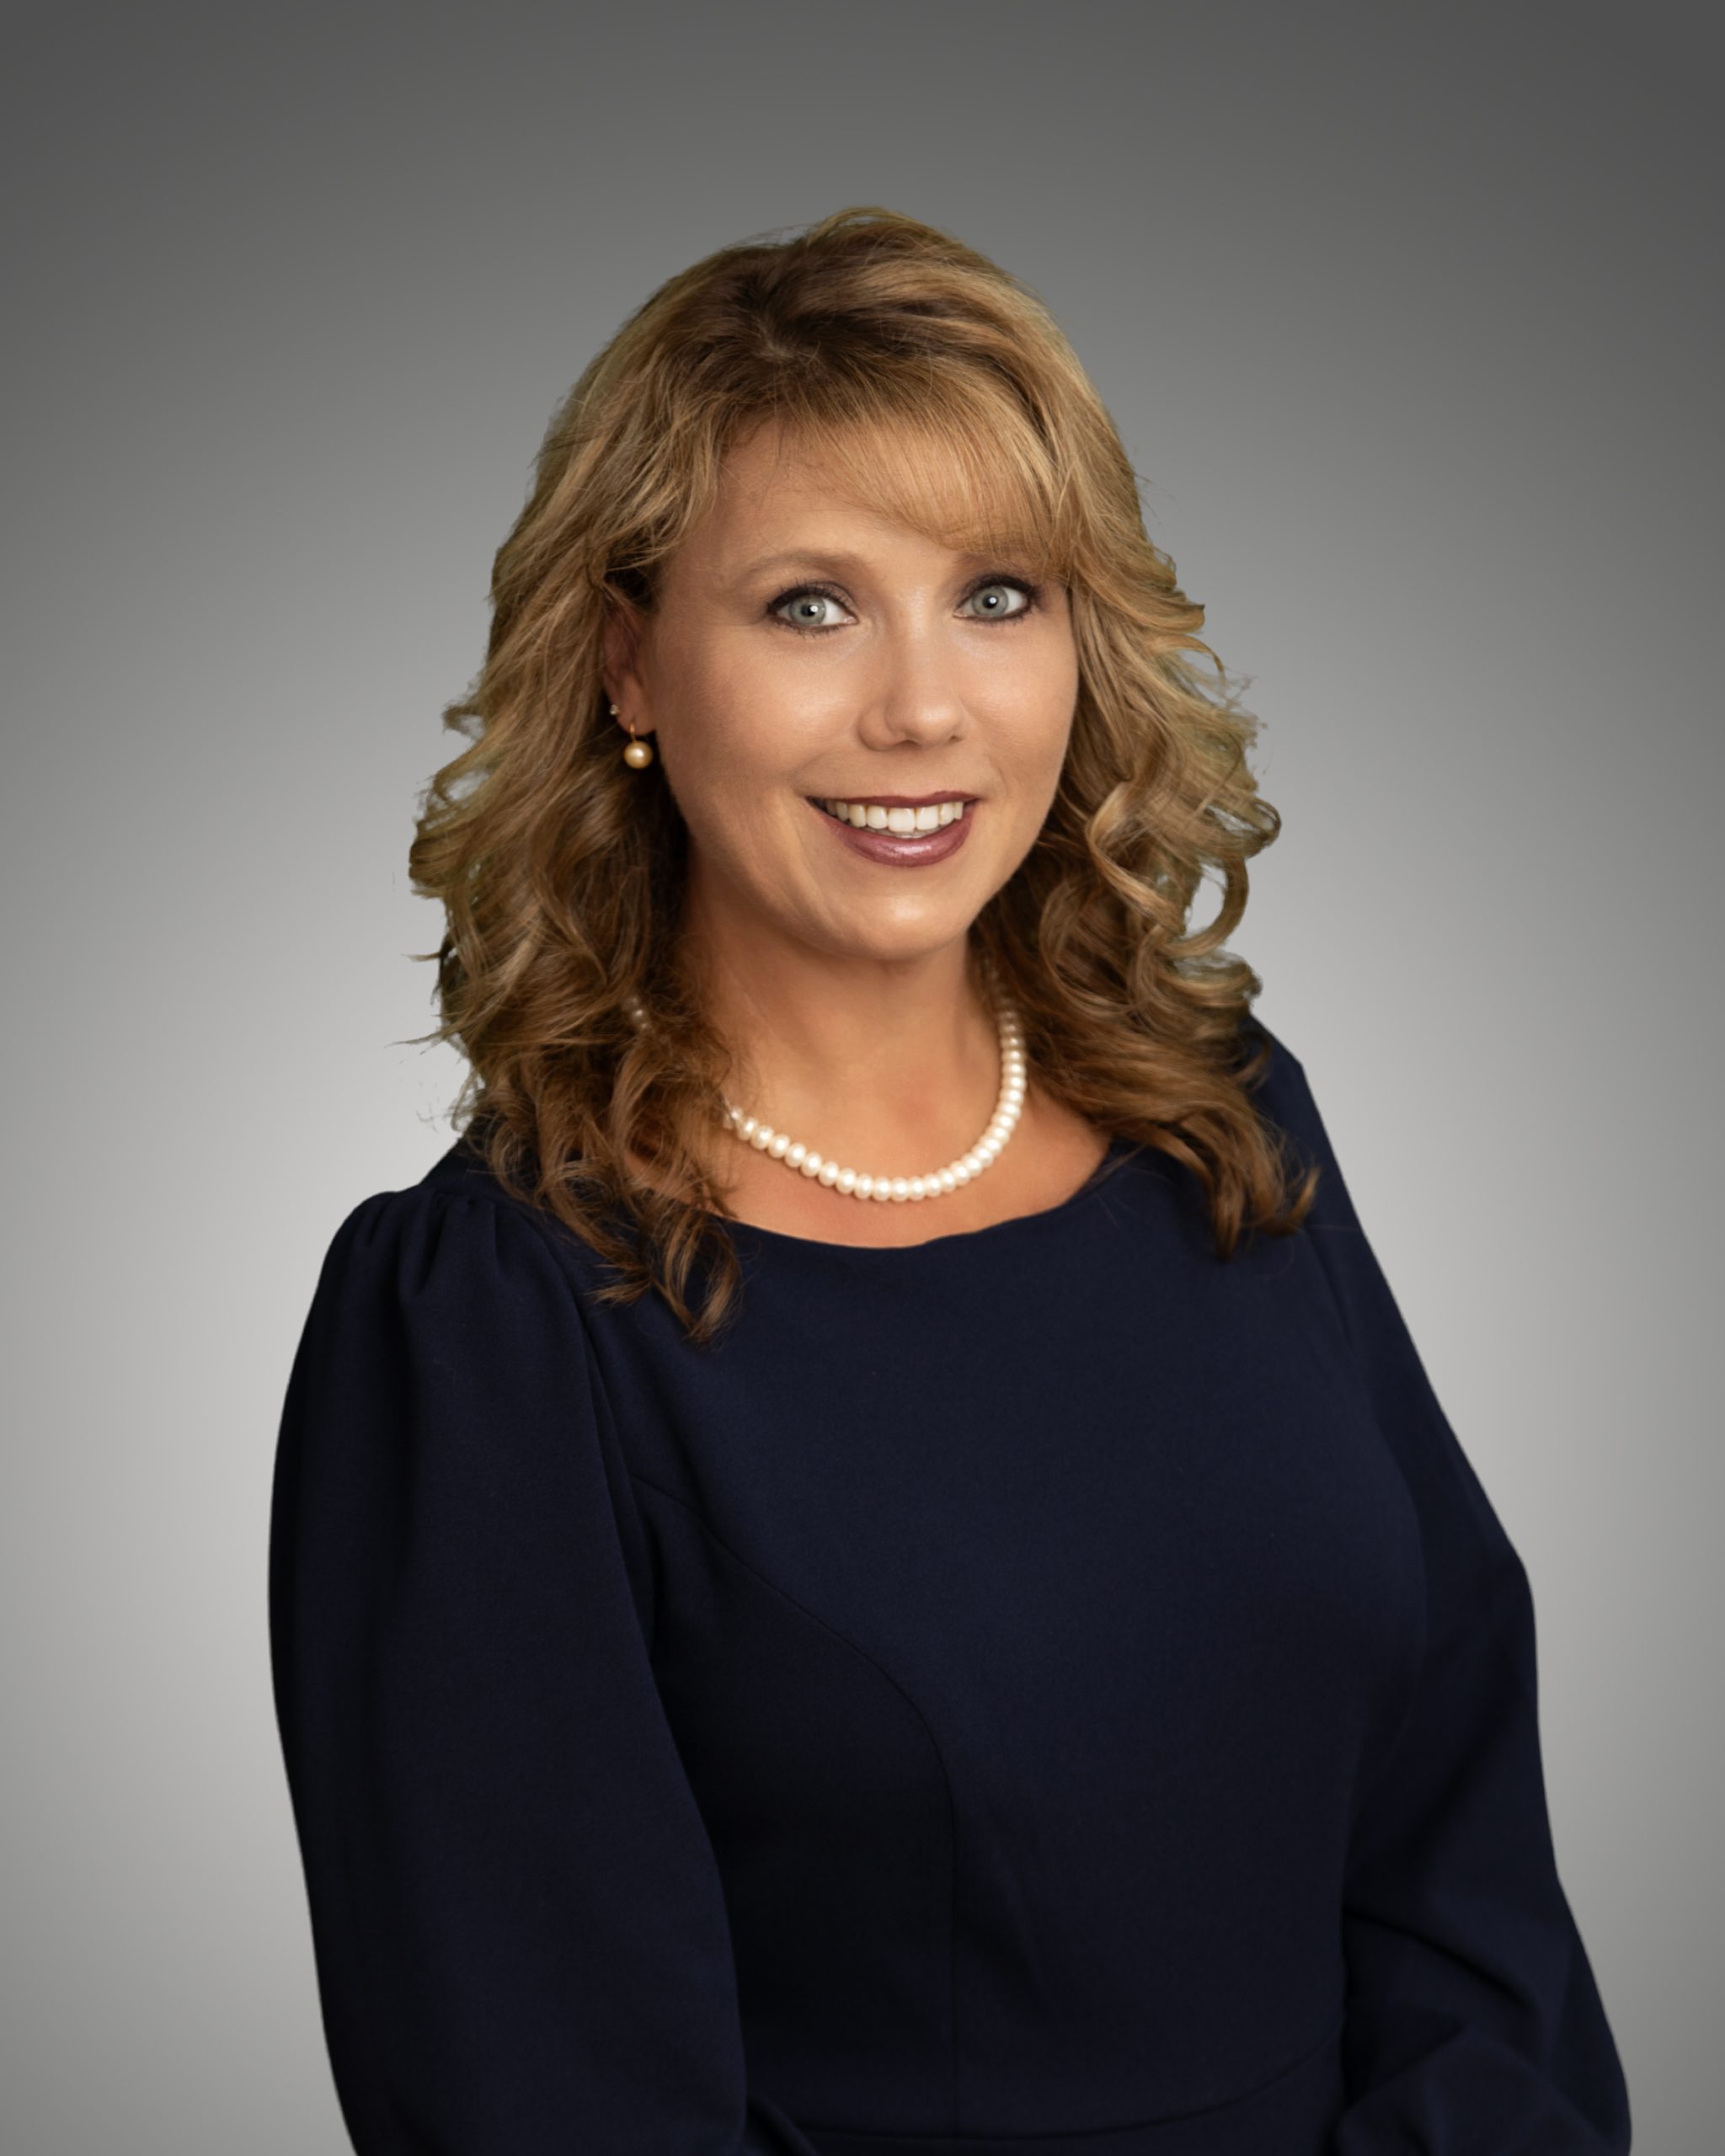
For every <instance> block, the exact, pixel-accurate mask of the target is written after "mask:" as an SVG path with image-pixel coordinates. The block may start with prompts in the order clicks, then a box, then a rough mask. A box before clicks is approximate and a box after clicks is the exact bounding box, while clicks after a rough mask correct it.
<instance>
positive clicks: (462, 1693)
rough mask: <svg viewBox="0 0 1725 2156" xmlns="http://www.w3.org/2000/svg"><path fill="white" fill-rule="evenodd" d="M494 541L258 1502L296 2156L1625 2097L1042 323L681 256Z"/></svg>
mask: <svg viewBox="0 0 1725 2156" xmlns="http://www.w3.org/2000/svg"><path fill="white" fill-rule="evenodd" d="M1202 619H1203V616H1202V612H1201V610H1200V609H1199V607H1198V606H1195V605H1194V604H1193V603H1192V602H1191V601H1190V600H1188V599H1187V598H1186V597H1185V596H1184V595H1183V593H1182V592H1181V590H1179V588H1178V584H1177V583H1176V581H1175V578H1174V573H1173V568H1172V563H1170V562H1169V561H1168V560H1167V557H1166V556H1165V555H1163V554H1162V553H1161V552H1159V551H1158V550H1157V549H1156V547H1153V546H1152V545H1151V543H1150V542H1149V541H1148V540H1147V538H1146V535H1145V531H1144V526H1143V523H1142V519H1141V515H1140V508H1139V504H1138V499H1137V493H1136V483H1135V476H1134V473H1133V471H1132V468H1131V467H1130V463H1129V462H1128V460H1127V458H1126V456H1125V455H1124V451H1123V450H1122V448H1121V446H1120V443H1119V438H1118V436H1117V435H1116V433H1115V431H1114V428H1113V426H1112V424H1110V422H1109V420H1108V417H1107V415H1106V414H1105V412H1104V410H1103V407H1102V406H1101V404H1100V403H1098V401H1097V397H1096V394H1095V392H1094V391H1093V389H1092V387H1091V386H1090V384H1089V382H1087V379H1086V377H1085V376H1084V374H1083V372H1082V371H1081V367H1080V366H1079V364H1078V362H1077V360H1076V358H1075V357H1074V355H1073V354H1072V353H1071V350H1070V348H1069V346H1068V345H1067V344H1066V343H1065V340H1064V339H1063V338H1062V337H1061V335H1060V332H1059V331H1058V329H1057V328H1055V326H1054V324H1053V323H1051V321H1050V320H1049V317H1048V315H1047V314H1046V312H1044V309H1043V308H1042V307H1041V306H1040V305H1039V303H1038V302H1037V301H1036V300H1035V299H1034V298H1033V296H1031V295H1030V294H1029V293H1028V292H1027V291H1024V290H1023V288H1022V287H1021V286H1019V285H1017V283H1016V282H1015V281H1014V280H1012V279H1011V278H1010V277H1008V276H1007V275H1005V274H1003V273H1002V272H1001V270H998V269H997V268H996V267H994V266H993V265H992V264H990V263H988V262H987V261H985V260H984V259H981V258H980V257H979V256H978V255H976V254H975V253H973V252H971V251H970V250H969V249H968V248H964V247H963V246H961V245H959V244H958V243H956V242H954V241H953V240H952V239H950V238H948V237H946V236H944V235H943V234H941V233H939V232H935V231H932V230H931V229H930V228H929V227H927V226H924V225H921V224H919V223H916V222H915V221H912V220H911V219H908V218H905V217H901V216H895V215H893V214H891V213H889V212H887V211H879V210H867V209H864V210H851V211H843V212H841V213H840V214H838V215H836V216H832V217H830V218H827V219H825V221H822V222H820V223H818V224H816V225H814V227H811V228H809V230H808V231H806V232H804V233H803V234H801V235H800V236H799V237H793V238H792V239H790V240H788V241H783V242H775V243H759V244H748V245H744V246H740V247H737V248H727V249H724V250H722V251H721V252H720V253H718V254H715V255H714V256H713V257H712V258H711V259H708V260H706V261H703V262H701V263H698V264H696V265H695V266H694V267H693V268H692V269H691V270H687V271H686V272H685V273H683V274H682V275H680V276H677V277H675V278H673V279H672V280H670V282H669V283H668V284H666V285H665V286H663V287H662V288H661V289H660V291H658V292H656V293H655V294H654V296H653V297H652V298H651V299H650V300H649V302H647V304H646V305H645V306H644V307H643V308H642V309H641V310H640V311H639V312H638V313H637V314H636V315H635V316H634V317H633V318H632V319H631V320H630V321H629V322H628V323H626V324H625V325H624V327H623V328H622V331H621V332H620V333H619V334H618V335H617V338H616V339H614V341H613V342H612V343H611V345H610V346H609V347H608V348H607V349H606V350H605V351H604V352H602V353H601V355H599V357H598V358H597V359H596V360H594V362H593V363H592V365H591V366H590V367H589V368H588V370H587V371H586V373H585V375H584V376H583V377H582V379H581V380H580V382H579V383H578V384H577V385H576V387H575V388H574V392H572V394H571V396H570V398H569V401H568V403H566V404H565V406H564V408H563V410H562V412H561V413H560V414H559V415H558V418H557V419H556V420H555V421H554V423H553V427H552V429H551V431H550V433H549V435H547V440H546V442H545V445H544V448H543V451H542V455H541V458H540V462H539V467H538V473H537V485H536V487H535V488H534V490H533V493H532V495H531V499H530V500H529V502H528V504H527V506H526V509H525V510H524V511H523V513H522V515H521V519H520V520H519V521H518V523H517V524H516V526H515V530H514V531H513V532H512V533H511V534H510V537H509V539H508V541H507V542H506V543H505V546H504V547H503V548H502V550H501V552H499V556H498V560H497V566H496V574H495V579H494V623H493V628H492V633H491V638H490V643H489V654H488V658H487V662H486V664H485V667H484V670H483V673H482V675H481V676H480V678H479V680H478V683H477V685H476V687H475V690H474V691H473V695H472V696H471V697H470V698H469V699H468V700H467V702H463V703H460V704H457V705H455V706H452V707H451V711H450V712H449V713H448V714H447V716H448V718H449V719H450V720H451V723H457V724H460V725H462V726H463V727H464V728H467V730H469V731H470V732H471V734H472V739H471V744H470V745H469V746H468V747H467V749H466V750H464V751H463V752H462V754H461V755H458V756H457V758H456V759H455V760H453V761H452V762H451V764H450V765H449V766H447V767H446V769H445V770H444V771H442V772H441V773H440V774H439V776H438V779H437V781H436V782H435V785H434V786H433V787H432V789H431V792H430V796H429V798H428V800H427V802H426V803H425V813H424V816H423V819H422V821H421V824H420V826H419V833H418V836H417V839H416V842H415V845H414V853H413V867H414V874H415V878H416V881H417V883H418V886H419V889H422V890H425V891H427V892H431V893H435V894H437V895H438V896H439V897H440V898H441V899H442V901H443V903H444V905H445V906H446V910H447V920H448V932H447V934H446V937H444V940H443V942H442V946H441V951H440V953H438V954H437V955H438V957H439V959H440V969H439V985H440V990H441V1017H442V1021H443V1022H442V1025H441V1029H440V1034H439V1037H440V1038H448V1039H451V1040H455V1041H457V1042H458V1043H460V1045H461V1047H462V1050H463V1052H464V1054H465V1055H466V1056H467V1059H468V1061H469V1063H470V1065H471V1075H469V1078H468V1080H467V1085H466V1086H464V1088H463V1092H462V1100H461V1102H460V1103H459V1107H460V1108H461V1110H462V1123H463V1128H462V1136H461V1138H460V1139H459V1140H458V1141H457V1143H456V1144H455V1145H453V1146H451V1149H450V1150H449V1151H448V1152H447V1153H446V1155H444V1157H443V1158H442V1159H441V1161H439V1162H438V1163H437V1164H436V1165H435V1166H434V1167H433V1168H432V1169H431V1170H430V1172H429V1173H428V1174H427V1175H426V1176H425V1177H424V1178H423V1180H422V1181H421V1182H419V1183H418V1184H416V1185H414V1187H410V1188H408V1189H405V1190H397V1191H383V1192H380V1193H376V1194H375V1195H373V1196H371V1197H370V1198H366V1199H365V1200H364V1201H363V1202H362V1203H360V1204H359V1205H358V1206H357V1207H356V1208H355V1209H354V1211H352V1212H351V1213H350V1214H349V1216H348V1217H347V1219H345V1220H344V1222H343V1224H342V1225H341V1226H340V1227H339V1230H337V1232H336V1234H335V1236H334V1241H333V1244H332V1246H331V1247H330V1249H329V1252H328V1257H327V1258H326V1260H325V1262H324V1265H323V1272H322V1274H321V1277H320V1278H319V1280H318V1286H317V1290H316V1294H315V1298H314V1299H313V1302H312V1309H311V1312H310V1315H309V1317H308V1319H307V1324H306V1328H305V1332H304V1337H303V1339H302V1343H301V1347H300V1350H299V1353H298V1356H297V1358H296V1362H295V1365H294V1369H293V1373H292V1376H291V1382H290V1385H289V1389H288V1394H287V1400H286V1411H285V1414H284V1417H283V1422H282V1428H281V1436H280V1451H279V1455H278V1463H277V1470H276V1484H275V1501H274V1512H273V1518H272V1545H271V1574H270V1593H271V1626H272V1641H273V1648H274V1653H275V1672H276V1685H277V1705H278V1711H279V1715H280V1728H281V1732H282V1737H283V1742H284V1746H285V1750H286V1764H287V1768H288V1773H289V1777H290V1782H291V1790H292V1796H293V1801H294V1805H295V1809H296V1820H297V1824H298V1831H299V1835H300V1842H301V1847H302V1854H303V1858H304V1863H305V1870H306V1876H307V1886H308V1892H309V1897H310V1906H311V1915H312V1928H313V1936H314V1942H315V1947H316V1955H317V1963H318V1977H319V1981H320V1984H321V1989H322V1999H323V2012H324V2023H325V2028H326V2031H327V2035H328V2045H329V2050H330V2054H331V2058H332V2063H333V2068H334V2078H335V2082H336V2086H337V2088H338V2090H339V2095H340V2100H341V2103H342V2105H343V2109H344V2116H345V2118H346V2121H347V2124H348V2127H349V2131H350V2134H351V2137H352V2139H353V2142H354V2145H355V2148H356V2149H358V2150H359V2151H360V2152H361V2156H407V2153H408V2152H409V2151H411V2152H415V2153H416V2156H421V2153H423V2156H430V2153H431V2152H433V2151H435V2152H437V2156H497V2153H498V2152H504V2151H507V2152H508V2156H552V2152H557V2156H574V2152H578V2151H579V2152H583V2153H584V2156H613V2152H617V2153H618V2156H621V2152H626V2151H627V2152H631V2156H633V2152H643V2156H648V2153H649V2152H651V2156H661V2153H662V2156H684V2153H685V2152H686V2156H694V2152H696V2151H702V2152H708V2156H720V2152H723V2153H724V2156H739V2152H752V2156H768V2153H769V2152H770V2153H771V2156H811V2152H820V2153H821V2156H828V2152H843V2153H844V2156H924V2153H925V2152H929V2153H930V2156H932V2152H934V2151H943V2152H944V2151H949V2150H950V2151H953V2152H954V2156H956V2152H959V2151H961V2150H962V2151H964V2152H967V2156H996V2152H1006V2151H1011V2152H1012V2156H1056V2152H1058V2156H1103V2153H1104V2152H1106V2156H1151V2152H1154V2156H1175V2152H1178V2156H1248V2152H1249V2156H1319V2152H1331V2151H1333V2152H1335V2156H1390V2152H1391V2151H1392V2150H1393V2151H1402V2150H1406V2149H1409V2148H1416V2147H1417V2148H1421V2149H1423V2150H1426V2151H1428V2152H1431V2153H1432V2156H1464V2152H1465V2156H1493V2152H1496V2151H1502V2152H1503V2156H1508V2152H1509V2151H1510V2150H1512V2149H1514V2150H1518V2151H1519V2150H1523V2149H1527V2150H1531V2149H1533V2148H1539V2149H1540V2150H1541V2152H1544V2156H1560V2152H1562V2156H1604V2152H1606V2151H1621V2150H1624V2149H1626V2148H1628V2146H1629V2121H1628V2108H1627V2100H1626V2091H1625V2087H1624V2082H1623V2078H1622V2074H1621V2069H1620V2066H1619V2062H1618V2058H1617V2055H1616V2050H1615V2047H1614V2044H1613V2040H1612V2036H1611V2033H1610V2028H1609V2026H1608V2024H1607V2021H1606V2018H1605V2012H1604V2009H1603V2007H1602V2005H1601V2002H1600V1999H1599V1993H1598V1991H1597V1989H1596V1988H1595V1984H1594V1978H1593V1976H1592V1973H1591V1971H1590V1968H1589V1962H1588V1959H1587V1956H1586V1953H1585V1951H1584V1950H1583V1944H1582V1941H1581V1940H1580V1938H1579V1936H1578V1933H1577V1929H1576V1927H1575V1924H1574V1923H1573V1919H1572V1916H1571V1913H1570V1911H1569V1908H1568V1906H1567V1902H1566V1899H1565V1896H1564V1893H1563V1891H1562V1887H1561V1885H1560V1883H1559V1881H1558V1877H1557V1870H1556V1868H1555V1864H1554V1860H1553V1852H1552V1844H1551V1833H1550V1829H1549V1824H1548V1820H1547V1815H1546V1803H1545V1797H1544V1793H1543V1788H1542V1782H1541V1755H1540V1748H1539V1738H1538V1730H1537V1718H1536V1709H1535V1662H1534V1621H1533V1612H1532V1608H1531V1605H1530V1598H1529V1588H1528V1582H1527V1578H1526V1576H1525V1572H1524V1569H1523V1567H1522V1565H1521V1563H1520V1561H1519V1558H1518V1556H1517V1555H1516V1552H1515V1550H1514V1548H1513V1547H1512V1546H1511V1545H1510V1543H1509V1540H1508V1539H1507V1538H1506V1535H1505V1534H1504V1531H1503V1528H1502V1526H1501V1525H1500V1524H1499V1522H1498V1519H1497V1518H1496V1516H1495V1514H1494V1513H1493V1509H1492V1507H1491V1505H1490V1503H1489V1502H1488V1501H1487V1497H1486V1495H1485V1492H1483V1490H1482V1487H1481V1485H1480V1483H1479V1481H1478V1480H1477V1476H1475V1474H1474V1472H1473V1470H1472V1469H1471V1466H1470V1465H1469V1462H1468V1460H1466V1456H1465V1455H1464V1454H1463V1452H1462V1450H1461V1447H1460V1445H1459V1444H1458V1443H1457V1440H1456V1438H1455V1436H1454V1434H1453V1433H1452V1432H1451V1431H1450V1428H1449V1427H1448V1424H1447V1422H1445V1417H1444V1414H1443V1411H1442V1410H1441V1408H1440V1407H1439V1404H1438V1402H1437V1401H1436V1399H1435V1398H1434V1395H1433V1393H1432V1390H1431V1388H1430V1386H1429V1384H1428V1382H1427V1380H1426V1378H1425V1376H1424V1374H1423V1371H1422V1369H1421V1365H1420V1364H1419V1361H1418V1357H1417V1354H1416V1352H1415V1349H1414V1348H1413V1344H1412V1343H1411V1342H1410V1340H1409V1337H1408V1335H1407V1331H1406V1330H1405V1329H1404V1327H1403V1325H1402V1320H1401V1318H1400V1316H1399V1314H1398V1312H1397V1306H1396V1304H1395V1302H1394V1301H1393V1299H1392V1298H1391V1292H1390V1290H1389V1289H1388V1287H1387V1286H1386V1283H1385V1281H1384V1278H1383V1276H1382V1274H1381V1272H1380V1271H1379V1269H1378V1267H1377V1266H1376V1264H1375V1262H1374V1259H1373V1256H1372V1253H1371V1251H1370V1246H1369V1245H1368V1243H1367V1241H1366V1240H1365V1236H1364V1235H1363V1234H1362V1232H1361V1230H1360V1227H1359V1222H1358V1220H1357V1219H1356V1217H1355V1215H1354V1211H1353V1209H1352V1207H1351V1206H1350V1204H1349V1202H1348V1193H1347V1190H1346V1187H1345V1186H1344V1184H1343V1179H1342V1177H1341V1174H1340V1171H1338V1167H1337V1166H1336V1162H1335V1160H1334V1157H1333V1155H1332V1152H1331V1150H1330V1148H1329V1145H1328V1142H1327V1138H1326V1135H1325V1131H1324V1127H1323V1124H1322V1121H1321V1120H1320V1118H1319V1114H1318V1111H1317V1109H1316V1107H1315V1106H1314V1103H1313V1101H1312V1097H1311V1091H1310V1089H1309V1087H1308V1086H1307V1084H1306V1077H1305V1074H1304V1071H1303V1070H1302V1069H1301V1066H1300V1063H1299V1061H1298V1060H1297V1059H1296V1058H1295V1056H1294V1055H1293V1054H1290V1051H1289V1050H1288V1049H1286V1048H1285V1047H1284V1045H1283V1044H1282V1043H1280V1042H1279V1040H1278V1039H1277V1038H1274V1036H1273V1035H1272V1034H1271V1033H1269V1032H1268V1030H1267V1029H1266V1028H1265V1027H1263V1025H1262V1023H1261V1022H1258V1021H1257V1020H1256V1019H1255V1018H1253V1017H1252V1015H1251V1012H1250V1008H1249V1006H1250V1004H1251V1002H1252V998H1253V996H1254V995H1256V994H1257V992H1258V987H1259V983H1258V979H1257V976H1256V975H1255V974H1253V973H1252V970H1251V969H1250V968H1249V967H1248V966H1247V964H1246V963H1244V962H1243V961H1242V960H1241V959H1239V958H1234V957H1231V956H1229V955H1227V954H1226V953H1225V952H1224V951H1223V949H1222V944H1223V942H1224V939H1225V937H1226V936H1227V935H1228V934H1229V933H1230V932H1231V931H1232V930H1233V929H1234V928H1235V926H1236V925H1237V923H1238V921H1239V920H1240V917H1241V915H1242V910H1243V907H1244V904H1245V898H1246V889H1247V873H1246V864H1247V861H1248V859H1249V858H1250V857H1252V855H1253V854H1255V853H1256V852H1257V851H1259V850H1260V849H1261V848H1262V847H1263V846H1264V845H1266V844H1267V843H1268V842H1269V841H1270V840H1271V839H1273V838H1274V835H1275V833H1276V830H1277V828H1278V819H1277V817H1276V814H1275V812H1274V809H1272V808H1270V807H1269V805H1268V803H1265V802H1264V801H1263V800H1262V799H1261V798H1258V794H1257V792H1256V790H1255V787H1254V783H1253V781H1252V776H1251V775H1250V773H1249V771H1248V770H1247V762H1246V750H1247V748H1248V747H1249V745H1250V744H1251V743H1252V739H1253V738H1254V727H1255V722H1254V721H1252V719H1251V718H1248V717H1247V715H1246V714H1245V713H1243V712H1241V711H1240V710H1238V709H1237V708H1236V707H1235V705H1234V704H1233V703H1232V702H1231V700H1230V699H1229V697H1228V696H1226V694H1224V693H1221V692H1220V691H1217V692H1215V693H1212V692H1211V691H1210V690H1209V689H1208V688H1207V687H1206V686H1205V684H1204V681H1203V680H1202V678H1201V677H1200V675H1199V673H1198V672H1197V671H1196V670H1194V666H1193V664H1191V663H1190V661H1191V659H1192V657H1193V655H1194V654H1207V647H1206V646H1205V645H1204V644H1203V643H1201V642H1200V641H1199V637H1198V634H1197V631H1198V629H1199V627H1200V626H1201V623H1202ZM1216 671H1217V675H1218V677H1219V679H1220V678H1221V677H1220V667H1218V668H1217V670H1216ZM1206 873H1210V875H1212V876H1213V877H1214V878H1215V880H1216V882H1217V883H1218V884H1219V886H1220V891H1221V894H1222V898H1221V905H1220V911H1219V913H1218V914H1217V915H1216V917H1215V920H1214V921H1212V922H1211V923H1210V926H1207V927H1204V928H1203V929H1201V930H1194V929H1193V928H1192V927H1191V926H1190V911H1191V908H1192V906H1193V904H1194V899H1195V897H1196V895H1197V893H1198V890H1199V884H1200V882H1201V880H1202V879H1203V878H1204V875H1205V874H1206Z"/></svg>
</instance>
